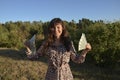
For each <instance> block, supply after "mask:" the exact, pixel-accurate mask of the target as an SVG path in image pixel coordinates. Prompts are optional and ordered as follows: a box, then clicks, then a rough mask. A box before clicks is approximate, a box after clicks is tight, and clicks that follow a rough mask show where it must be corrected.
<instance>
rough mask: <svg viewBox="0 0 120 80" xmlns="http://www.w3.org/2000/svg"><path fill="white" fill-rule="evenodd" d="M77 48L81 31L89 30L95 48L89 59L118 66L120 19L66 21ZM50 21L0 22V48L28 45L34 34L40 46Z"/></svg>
mask: <svg viewBox="0 0 120 80" xmlns="http://www.w3.org/2000/svg"><path fill="white" fill-rule="evenodd" d="M64 23H65V26H66V27H67V29H68V31H69V34H70V35H71V39H72V40H73V42H74V45H75V48H76V50H77V49H78V48H77V47H78V42H79V39H80V37H81V33H85V34H86V37H87V41H88V42H89V43H90V44H91V46H92V51H90V52H89V54H88V56H87V62H90V63H94V64H97V65H100V66H117V65H118V64H119V63H120V36H119V34H120V21H116V22H104V21H103V20H98V21H92V20H89V19H86V18H83V19H81V20H79V21H78V22H75V21H74V20H71V21H70V22H68V21H64ZM48 24H49V21H48V22H42V21H33V22H29V21H26V22H22V21H17V22H12V21H10V22H6V23H4V24H3V23H0V47H7V48H17V49H22V48H24V45H23V43H24V41H25V40H26V39H29V38H30V37H32V36H33V35H34V34H36V35H37V37H36V46H37V48H38V47H39V45H40V44H41V42H42V40H44V39H45V34H46V30H47V27H48Z"/></svg>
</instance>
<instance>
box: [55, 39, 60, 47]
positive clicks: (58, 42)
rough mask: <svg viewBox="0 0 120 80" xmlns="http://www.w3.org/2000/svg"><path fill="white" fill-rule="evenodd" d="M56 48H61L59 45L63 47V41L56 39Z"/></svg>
mask: <svg viewBox="0 0 120 80" xmlns="http://www.w3.org/2000/svg"><path fill="white" fill-rule="evenodd" d="M54 44H55V45H56V46H59V45H61V44H62V43H61V41H60V39H55V43H54Z"/></svg>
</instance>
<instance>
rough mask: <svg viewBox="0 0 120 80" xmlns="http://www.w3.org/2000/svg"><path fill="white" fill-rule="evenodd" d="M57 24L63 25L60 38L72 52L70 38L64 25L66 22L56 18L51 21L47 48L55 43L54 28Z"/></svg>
mask: <svg viewBox="0 0 120 80" xmlns="http://www.w3.org/2000/svg"><path fill="white" fill-rule="evenodd" d="M57 24H61V25H62V34H61V36H60V41H61V42H62V43H63V44H64V46H65V48H66V50H67V51H70V48H71V40H70V36H69V34H68V31H67V29H66V27H65V25H64V22H63V21H62V20H61V19H60V18H54V19H52V20H51V21H50V23H49V26H48V33H47V38H46V44H45V48H47V47H49V46H51V45H52V43H53V42H54V41H55V36H54V28H55V26H56V25H57Z"/></svg>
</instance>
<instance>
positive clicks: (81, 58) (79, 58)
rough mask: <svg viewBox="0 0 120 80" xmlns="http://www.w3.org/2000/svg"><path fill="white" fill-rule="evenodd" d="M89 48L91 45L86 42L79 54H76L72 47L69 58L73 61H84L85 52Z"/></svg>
mask: <svg viewBox="0 0 120 80" xmlns="http://www.w3.org/2000/svg"><path fill="white" fill-rule="evenodd" d="M90 50H91V45H90V44H89V43H88V44H87V45H86V49H84V50H83V51H82V52H81V54H80V55H78V54H77V53H76V52H75V51H74V49H73V48H71V59H72V61H74V62H75V63H83V62H84V61H85V57H86V54H87V53H88V52H89V51H90Z"/></svg>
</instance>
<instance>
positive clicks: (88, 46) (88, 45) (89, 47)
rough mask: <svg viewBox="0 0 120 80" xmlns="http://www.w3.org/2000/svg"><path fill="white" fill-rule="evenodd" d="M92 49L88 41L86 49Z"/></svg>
mask: <svg viewBox="0 0 120 80" xmlns="http://www.w3.org/2000/svg"><path fill="white" fill-rule="evenodd" d="M91 49H92V47H91V45H90V44H89V43H87V45H86V50H87V51H90V50H91Z"/></svg>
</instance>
